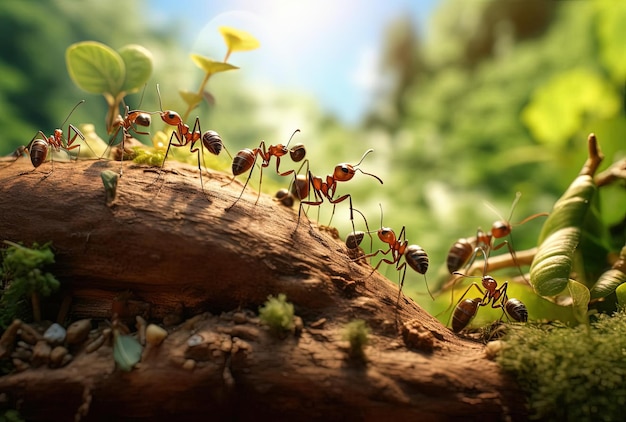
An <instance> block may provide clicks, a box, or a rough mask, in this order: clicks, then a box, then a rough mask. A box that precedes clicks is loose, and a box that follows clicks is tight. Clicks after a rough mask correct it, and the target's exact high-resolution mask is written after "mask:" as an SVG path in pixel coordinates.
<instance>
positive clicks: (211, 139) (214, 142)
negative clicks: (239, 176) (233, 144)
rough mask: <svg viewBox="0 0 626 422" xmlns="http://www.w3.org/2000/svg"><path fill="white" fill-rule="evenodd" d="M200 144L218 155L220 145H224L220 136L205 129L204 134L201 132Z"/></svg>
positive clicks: (220, 150)
mask: <svg viewBox="0 0 626 422" xmlns="http://www.w3.org/2000/svg"><path fill="white" fill-rule="evenodd" d="M202 144H203V145H204V146H205V147H206V149H208V150H209V152H210V153H211V154H213V155H220V152H222V147H223V146H224V143H223V142H222V137H221V136H220V134H219V133H217V132H216V131H214V130H207V131H206V132H204V134H202ZM244 171H245V170H244Z"/></svg>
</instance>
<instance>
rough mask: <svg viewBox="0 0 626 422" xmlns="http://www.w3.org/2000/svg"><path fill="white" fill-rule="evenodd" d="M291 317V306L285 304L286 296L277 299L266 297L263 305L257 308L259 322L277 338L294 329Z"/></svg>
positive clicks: (282, 295)
mask: <svg viewBox="0 0 626 422" xmlns="http://www.w3.org/2000/svg"><path fill="white" fill-rule="evenodd" d="M293 316H294V312H293V304H292V303H289V302H287V296H285V294H283V293H280V294H279V295H278V297H274V296H272V295H270V296H268V297H267V301H266V302H265V304H264V305H263V306H261V307H260V308H259V317H260V319H261V322H263V323H264V324H265V325H267V326H268V327H269V328H270V331H271V332H272V333H273V334H275V335H278V336H282V335H284V334H285V333H287V332H289V331H291V330H293V329H294V322H293Z"/></svg>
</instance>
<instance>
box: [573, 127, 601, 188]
mask: <svg viewBox="0 0 626 422" xmlns="http://www.w3.org/2000/svg"><path fill="white" fill-rule="evenodd" d="M587 148H588V158H587V161H585V164H584V165H583V168H582V169H581V170H580V173H578V175H579V176H591V177H593V175H594V174H595V173H596V171H597V170H598V167H599V166H600V163H602V160H603V159H604V155H603V154H602V151H600V146H599V145H598V140H597V139H596V135H595V133H590V134H589V136H588V137H587Z"/></svg>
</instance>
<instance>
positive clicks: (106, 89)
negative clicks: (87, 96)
mask: <svg viewBox="0 0 626 422" xmlns="http://www.w3.org/2000/svg"><path fill="white" fill-rule="evenodd" d="M65 61H66V64H67V71H68V72H69V74H70V78H72V80H73V81H74V83H75V84H76V85H77V86H78V87H79V88H81V89H82V90H84V91H87V92H90V93H92V94H103V93H109V94H111V95H112V96H114V97H115V96H116V95H117V94H118V93H119V92H120V89H121V88H122V84H123V83H124V74H125V68H124V61H123V60H122V58H121V57H120V55H119V54H118V53H117V52H116V51H115V50H113V49H111V48H110V47H108V46H106V45H104V44H102V43H99V42H96V41H84V42H79V43H76V44H72V45H70V46H69V47H68V48H67V50H66V52H65Z"/></svg>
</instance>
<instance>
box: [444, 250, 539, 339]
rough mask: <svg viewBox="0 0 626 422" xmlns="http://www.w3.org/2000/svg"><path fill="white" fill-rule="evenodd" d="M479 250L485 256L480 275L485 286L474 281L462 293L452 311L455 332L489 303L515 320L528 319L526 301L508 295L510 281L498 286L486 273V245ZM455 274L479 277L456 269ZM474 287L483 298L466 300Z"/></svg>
mask: <svg viewBox="0 0 626 422" xmlns="http://www.w3.org/2000/svg"><path fill="white" fill-rule="evenodd" d="M479 250H480V252H481V253H482V254H483V256H484V257H485V265H484V268H483V275H482V276H480V278H481V284H482V286H483V288H482V289H481V287H480V286H479V285H478V283H476V282H473V283H472V284H470V285H469V287H468V288H467V289H466V290H465V292H464V293H463V295H461V298H460V299H459V301H458V302H457V304H456V306H455V308H454V311H453V313H452V330H453V331H454V332H455V333H458V332H459V331H461V330H463V329H464V328H465V327H467V325H468V324H469V323H470V321H471V320H472V318H474V316H475V315H476V314H477V313H478V308H479V307H481V306H487V305H491V308H493V309H497V308H502V312H503V315H509V316H510V317H511V318H513V319H514V320H515V321H518V322H526V321H528V309H527V308H526V305H524V303H523V302H522V301H521V300H519V299H516V298H509V297H508V296H507V294H506V290H507V288H508V282H506V281H505V282H504V283H502V285H501V286H500V287H498V282H497V281H496V280H495V279H494V278H493V277H491V276H490V275H487V274H486V272H487V258H486V251H485V247H482V246H481V247H480V248H479ZM454 274H455V275H458V276H461V277H467V278H473V277H478V276H468V275H465V274H463V273H460V272H456V271H455V272H454ZM472 287H475V288H476V289H478V291H479V292H480V293H481V294H482V298H481V297H477V298H474V299H465V300H464V299H463V298H464V297H465V296H466V295H467V293H468V292H469V291H470V289H471V288H472ZM483 289H484V290H483Z"/></svg>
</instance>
